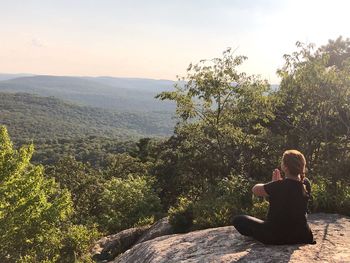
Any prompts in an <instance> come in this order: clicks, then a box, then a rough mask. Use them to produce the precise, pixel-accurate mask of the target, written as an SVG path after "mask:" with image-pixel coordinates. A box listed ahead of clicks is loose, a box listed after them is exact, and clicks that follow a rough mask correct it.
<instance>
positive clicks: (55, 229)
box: [0, 126, 73, 262]
mask: <svg viewBox="0 0 350 263" xmlns="http://www.w3.org/2000/svg"><path fill="white" fill-rule="evenodd" d="M33 150H34V147H33V145H29V146H23V147H22V148H20V150H19V151H17V150H15V149H14V148H13V146H12V143H11V141H10V138H9V135H8V133H7V129H6V128H5V127H4V126H1V127H0V225H1V228H0V243H1V246H0V261H1V262H15V261H17V260H20V259H21V258H27V259H28V258H30V259H31V260H32V261H35V262H42V261H45V260H46V261H56V260H57V259H58V258H59V252H60V249H61V248H62V247H63V244H62V243H61V241H62V238H63V237H62V234H61V231H62V227H64V225H65V224H67V222H68V219H69V216H70V215H71V214H72V212H73V209H72V201H71V199H70V194H69V192H68V191H67V190H61V189H59V188H58V186H57V184H56V183H55V181H54V180H53V179H47V178H45V177H44V175H43V172H44V170H43V167H42V166H35V165H32V164H31V163H30V158H31V156H32V154H33Z"/></svg>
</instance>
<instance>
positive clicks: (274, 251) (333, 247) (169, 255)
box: [112, 213, 350, 263]
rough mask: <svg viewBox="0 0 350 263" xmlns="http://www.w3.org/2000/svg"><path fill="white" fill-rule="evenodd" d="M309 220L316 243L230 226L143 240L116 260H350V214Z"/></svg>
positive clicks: (136, 262) (145, 262)
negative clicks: (259, 235) (267, 239)
mask: <svg viewBox="0 0 350 263" xmlns="http://www.w3.org/2000/svg"><path fill="white" fill-rule="evenodd" d="M308 222H309V224H310V227H311V229H312V231H313V234H314V237H315V240H316V241H317V244H316V245H288V246H287V245H283V246H267V245H263V244H261V243H259V242H257V241H255V240H252V239H251V238H247V237H244V236H241V235H240V234H239V233H238V232H237V231H236V230H235V228H234V227H232V226H227V227H220V228H212V229H206V230H200V231H194V232H190V233H187V234H176V235H168V236H162V237H158V238H155V239H152V240H149V241H146V242H142V243H139V244H137V245H135V246H134V247H132V248H131V249H129V250H128V251H126V252H125V253H124V254H122V255H120V256H119V257H117V258H116V259H115V260H114V261H112V262H114V263H129V262H133V263H148V262H152V263H166V262H167V263H169V262H203V263H204V262H208V263H209V262H221V263H226V262H252V263H260V262H261V263H268V262H315V261H320V262H344V263H345V262H350V218H349V217H345V216H341V215H336V214H321V213H320V214H311V215H309V218H308Z"/></svg>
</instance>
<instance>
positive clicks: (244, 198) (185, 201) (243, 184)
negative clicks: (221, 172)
mask: <svg viewBox="0 0 350 263" xmlns="http://www.w3.org/2000/svg"><path fill="white" fill-rule="evenodd" d="M250 206H251V191H250V183H249V181H248V180H246V179H244V178H243V177H242V176H232V175H231V176H230V177H228V178H224V179H222V180H220V181H219V182H218V183H217V184H215V185H214V186H212V185H211V186H209V187H208V189H207V190H206V191H205V192H203V193H202V194H201V195H200V196H199V198H198V199H197V200H195V201H190V200H189V198H184V197H181V198H180V199H179V201H178V204H177V206H175V207H171V208H170V209H169V217H170V223H171V224H172V225H173V227H174V228H175V229H176V230H179V231H180V232H185V231H188V230H191V229H203V228H209V227H219V226H224V225H230V224H231V220H232V217H233V216H234V215H237V214H241V213H246V212H247V211H249V208H250Z"/></svg>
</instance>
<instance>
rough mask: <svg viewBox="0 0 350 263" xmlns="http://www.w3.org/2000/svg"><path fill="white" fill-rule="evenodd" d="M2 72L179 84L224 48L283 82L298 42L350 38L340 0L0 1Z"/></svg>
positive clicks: (272, 79) (250, 67) (256, 70)
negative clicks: (287, 58)
mask: <svg viewBox="0 0 350 263" xmlns="http://www.w3.org/2000/svg"><path fill="white" fill-rule="evenodd" d="M0 6H1V9H0V15H1V22H2V27H1V28H0V59H1V62H2V63H0V72H1V73H5V74H18V73H22V72H24V73H28V74H35V75H54V76H82V77H84V76H91V77H96V76H110V77H118V78H148V79H160V80H176V75H180V76H181V75H184V74H185V70H186V68H187V66H188V64H189V63H191V62H194V63H195V62H198V61H199V60H201V59H210V58H213V57H218V56H220V55H221V53H222V51H224V50H225V49H226V48H227V47H232V48H233V49H235V50H236V54H237V55H246V56H248V61H246V62H245V63H244V65H243V66H242V68H241V69H242V70H243V71H246V72H248V73H249V74H259V75H261V77H262V78H265V79H267V80H268V81H269V82H270V83H271V84H276V83H279V79H278V77H277V76H276V73H275V72H276V70H277V69H278V68H279V67H280V66H282V65H283V54H286V53H291V52H293V51H295V50H296V47H295V42H296V41H302V42H311V43H315V44H316V45H323V44H326V43H327V41H328V39H335V38H337V37H338V36H339V35H342V36H343V37H345V38H346V37H349V36H350V29H349V28H348V26H347V12H348V10H349V7H350V3H348V2H347V1H342V0H335V1H332V2H329V1H314V0H312V1H307V2H304V1H301V0H297V1H292V0H284V1H277V0H255V1H249V2H248V1H228V0H222V1H219V2H215V3H214V2H211V1H207V0H203V1H191V2H190V1H183V0H180V1H176V2H175V1H159V0H151V1H147V2H145V1H136V0H134V1H129V2H125V1H110V0H102V1H97V0H86V1H83V0H77V1H74V2H72V1H68V0H62V1H55V2H52V1H43V0H28V1H25V2H21V3H19V2H15V1H9V0H2V1H1V2H0Z"/></svg>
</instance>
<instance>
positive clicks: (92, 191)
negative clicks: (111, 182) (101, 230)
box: [46, 156, 104, 224]
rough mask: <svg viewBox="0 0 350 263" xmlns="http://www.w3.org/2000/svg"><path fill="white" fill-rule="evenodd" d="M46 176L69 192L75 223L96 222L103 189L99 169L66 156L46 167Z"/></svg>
mask: <svg viewBox="0 0 350 263" xmlns="http://www.w3.org/2000/svg"><path fill="white" fill-rule="evenodd" d="M46 176H47V177H50V178H55V180H56V182H58V183H59V185H60V187H61V188H62V189H67V190H69V192H70V193H71V197H72V201H73V208H74V215H73V218H72V220H73V221H74V222H75V223H77V224H88V223H92V222H96V217H97V215H99V214H100V212H101V211H100V210H99V206H98V204H99V198H100V196H101V194H102V191H103V182H104V180H103V177H102V174H101V172H100V171H98V170H96V169H94V168H92V167H91V166H90V165H89V164H84V163H82V162H78V161H76V160H75V159H74V158H73V157H70V156H66V157H64V158H63V159H61V160H60V161H59V162H57V163H56V164H55V165H54V166H50V167H48V169H47V172H46Z"/></svg>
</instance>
